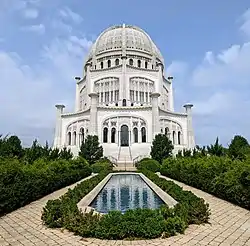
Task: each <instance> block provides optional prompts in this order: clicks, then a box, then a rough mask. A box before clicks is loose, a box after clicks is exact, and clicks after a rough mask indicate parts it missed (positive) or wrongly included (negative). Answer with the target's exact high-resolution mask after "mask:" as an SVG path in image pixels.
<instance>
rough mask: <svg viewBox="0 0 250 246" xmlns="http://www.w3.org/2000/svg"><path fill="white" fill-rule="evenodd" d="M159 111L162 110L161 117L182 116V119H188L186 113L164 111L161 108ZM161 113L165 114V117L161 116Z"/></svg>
mask: <svg viewBox="0 0 250 246" xmlns="http://www.w3.org/2000/svg"><path fill="white" fill-rule="evenodd" d="M159 110H160V117H161V116H166V115H168V116H179V117H180V116H181V117H186V116H187V114H186V113H178V112H173V111H168V110H163V109H161V108H159ZM161 113H164V114H165V115H161Z"/></svg>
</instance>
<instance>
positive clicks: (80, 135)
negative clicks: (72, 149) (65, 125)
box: [79, 128, 84, 147]
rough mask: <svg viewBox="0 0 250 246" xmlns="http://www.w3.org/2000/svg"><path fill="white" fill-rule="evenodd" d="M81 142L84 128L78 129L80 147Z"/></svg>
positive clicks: (82, 141)
mask: <svg viewBox="0 0 250 246" xmlns="http://www.w3.org/2000/svg"><path fill="white" fill-rule="evenodd" d="M82 143H84V128H81V129H80V134H79V146H80V147H81V145H82Z"/></svg>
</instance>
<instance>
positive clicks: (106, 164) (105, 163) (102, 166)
mask: <svg viewBox="0 0 250 246" xmlns="http://www.w3.org/2000/svg"><path fill="white" fill-rule="evenodd" d="M91 169H92V172H93V173H100V172H103V171H109V172H111V171H112V169H113V165H112V163H111V162H110V161H109V160H100V161H97V162H96V163H95V164H93V165H91Z"/></svg>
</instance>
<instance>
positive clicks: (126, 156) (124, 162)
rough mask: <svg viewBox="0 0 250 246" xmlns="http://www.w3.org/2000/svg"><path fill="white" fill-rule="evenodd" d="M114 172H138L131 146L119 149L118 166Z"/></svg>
mask: <svg viewBox="0 0 250 246" xmlns="http://www.w3.org/2000/svg"><path fill="white" fill-rule="evenodd" d="M114 170H119V171H120V170H125V171H136V168H135V166H134V164H133V160H132V155H131V150H130V147H129V146H122V147H120V148H119V154H118V160H117V166H116V167H115V168H114Z"/></svg>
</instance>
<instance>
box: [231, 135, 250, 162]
mask: <svg viewBox="0 0 250 246" xmlns="http://www.w3.org/2000/svg"><path fill="white" fill-rule="evenodd" d="M228 154H229V156H230V157H231V158H233V159H239V160H244V159H245V158H246V156H247V155H249V154H250V146H249V143H248V141H247V140H246V139H245V138H244V137H242V136H239V135H236V136H234V138H233V139H232V141H231V143H230V144H229V147H228Z"/></svg>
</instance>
